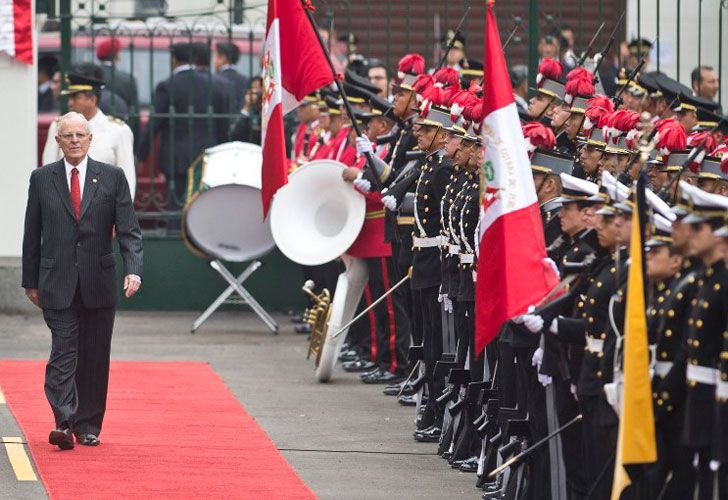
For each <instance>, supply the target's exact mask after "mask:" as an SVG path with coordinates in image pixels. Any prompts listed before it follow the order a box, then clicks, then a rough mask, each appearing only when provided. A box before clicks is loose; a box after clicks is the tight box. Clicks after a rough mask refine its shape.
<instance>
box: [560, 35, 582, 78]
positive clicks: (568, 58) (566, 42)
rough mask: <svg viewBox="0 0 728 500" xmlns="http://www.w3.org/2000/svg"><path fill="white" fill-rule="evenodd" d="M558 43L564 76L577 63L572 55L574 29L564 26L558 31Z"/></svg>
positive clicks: (576, 58)
mask: <svg viewBox="0 0 728 500" xmlns="http://www.w3.org/2000/svg"><path fill="white" fill-rule="evenodd" d="M559 41H560V45H561V63H562V64H563V65H564V74H567V73H568V72H569V71H571V70H572V69H574V68H576V63H577V62H578V61H579V59H578V57H576V54H575V53H574V44H575V41H576V38H575V36H574V29H573V28H572V27H571V26H569V25H568V24H565V25H564V26H562V27H561V29H560V30H559Z"/></svg>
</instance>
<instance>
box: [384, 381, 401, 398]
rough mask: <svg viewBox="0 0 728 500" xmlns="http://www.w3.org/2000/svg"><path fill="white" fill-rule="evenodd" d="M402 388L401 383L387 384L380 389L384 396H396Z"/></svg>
mask: <svg viewBox="0 0 728 500" xmlns="http://www.w3.org/2000/svg"><path fill="white" fill-rule="evenodd" d="M401 390H402V384H401V383H400V384H389V385H385V386H384V390H383V391H382V392H383V393H384V394H385V395H386V396H398V395H399V391H401Z"/></svg>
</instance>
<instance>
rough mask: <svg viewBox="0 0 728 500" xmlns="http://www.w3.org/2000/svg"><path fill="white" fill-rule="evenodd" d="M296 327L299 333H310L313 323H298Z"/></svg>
mask: <svg viewBox="0 0 728 500" xmlns="http://www.w3.org/2000/svg"><path fill="white" fill-rule="evenodd" d="M294 329H295V330H296V333H298V334H299V335H308V334H309V333H311V325H309V324H308V323H301V324H300V325H296V326H295V328H294Z"/></svg>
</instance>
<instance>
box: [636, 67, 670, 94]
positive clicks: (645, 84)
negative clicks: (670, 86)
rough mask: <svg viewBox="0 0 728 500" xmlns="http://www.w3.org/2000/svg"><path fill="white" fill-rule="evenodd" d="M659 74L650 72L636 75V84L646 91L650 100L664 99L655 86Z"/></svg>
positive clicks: (658, 88) (656, 85) (658, 87)
mask: <svg viewBox="0 0 728 500" xmlns="http://www.w3.org/2000/svg"><path fill="white" fill-rule="evenodd" d="M660 74H661V73H658V72H650V73H640V74H639V75H637V83H638V84H639V85H640V86H641V87H642V88H644V89H645V90H646V91H647V95H649V96H650V97H651V98H652V99H659V98H661V97H664V94H663V93H662V91H661V90H660V86H659V85H658V84H657V76H658V75H660Z"/></svg>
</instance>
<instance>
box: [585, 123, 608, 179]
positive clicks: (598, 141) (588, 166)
mask: <svg viewBox="0 0 728 500" xmlns="http://www.w3.org/2000/svg"><path fill="white" fill-rule="evenodd" d="M578 141H579V142H581V143H582V147H581V150H580V151H579V160H580V165H581V169H582V171H583V173H584V178H585V179H586V180H588V181H592V182H598V181H599V165H600V162H602V158H603V156H604V148H605V147H606V146H607V142H606V141H605V140H604V133H603V132H602V129H600V128H597V127H594V128H593V129H591V131H590V132H589V136H588V137H584V138H583V139H578Z"/></svg>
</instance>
